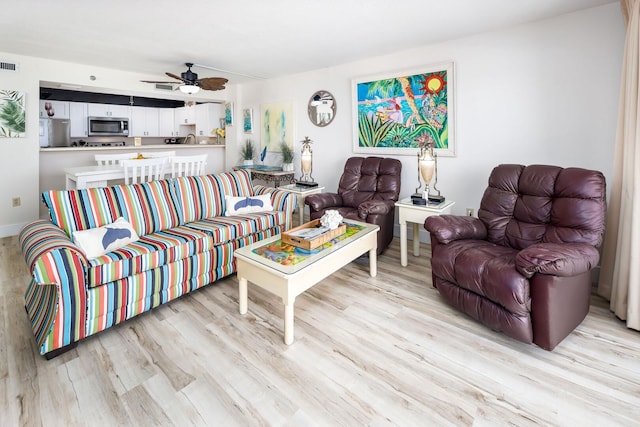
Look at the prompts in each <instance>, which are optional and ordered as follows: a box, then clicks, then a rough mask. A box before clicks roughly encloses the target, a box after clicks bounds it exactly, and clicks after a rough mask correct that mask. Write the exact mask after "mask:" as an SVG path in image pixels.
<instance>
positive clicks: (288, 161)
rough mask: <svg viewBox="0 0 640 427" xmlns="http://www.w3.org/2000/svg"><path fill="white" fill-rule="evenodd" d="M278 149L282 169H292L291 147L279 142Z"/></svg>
mask: <svg viewBox="0 0 640 427" xmlns="http://www.w3.org/2000/svg"><path fill="white" fill-rule="evenodd" d="M280 151H282V170H283V171H292V170H293V169H294V168H293V148H291V147H290V146H289V145H288V144H287V143H286V142H284V141H282V142H281V143H280Z"/></svg>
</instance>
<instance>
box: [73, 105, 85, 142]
mask: <svg viewBox="0 0 640 427" xmlns="http://www.w3.org/2000/svg"><path fill="white" fill-rule="evenodd" d="M69 119H71V120H69V123H70V133H71V138H84V137H86V136H87V135H88V133H87V103H86V102H70V103H69Z"/></svg>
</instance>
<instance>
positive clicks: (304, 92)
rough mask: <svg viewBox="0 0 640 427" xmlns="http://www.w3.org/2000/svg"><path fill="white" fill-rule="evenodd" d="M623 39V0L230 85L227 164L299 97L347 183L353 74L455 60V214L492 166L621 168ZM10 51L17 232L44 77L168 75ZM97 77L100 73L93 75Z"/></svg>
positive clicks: (405, 188)
mask: <svg viewBox="0 0 640 427" xmlns="http://www.w3.org/2000/svg"><path fill="white" fill-rule="evenodd" d="M623 42H624V24H623V21H622V16H621V13H620V11H619V5H618V4H617V3H612V4H610V5H606V6H602V7H598V8H594V9H589V10H586V11H582V12H578V13H573V14H568V15H564V16H560V17H557V18H554V19H550V20H546V21H541V22H537V23H533V24H528V25H521V26H517V27H514V28H509V29H504V30H501V31H495V32H491V33H486V34H480V35H476V36H473V37H468V38H464V39H459V40H452V41H448V42H445V43H440V44H435V45H428V46H424V47H422V48H419V49H412V50H405V51H399V52H398V53H396V54H393V55H388V56H380V57H375V58H371V59H368V60H363V61H358V62H353V63H349V64H344V65H342V66H339V67H332V68H328V69H322V70H316V71H313V72H309V73H304V74H298V75H294V76H289V77H286V78H281V79H273V80H269V81H265V82H262V81H261V82H256V83H251V84H245V85H242V86H239V87H234V85H229V86H230V87H229V88H228V89H227V90H226V91H225V92H215V93H212V95H211V96H213V97H216V98H215V99H216V100H224V99H233V100H235V114H236V122H237V124H236V126H234V127H233V128H230V129H229V136H228V137H227V145H228V147H227V152H226V158H227V159H226V160H227V161H226V164H227V165H231V164H234V163H236V162H237V161H238V160H239V153H238V151H239V150H238V148H237V147H234V146H233V145H236V144H238V143H240V142H243V141H244V140H245V139H246V138H247V137H250V138H252V139H253V140H254V141H256V142H259V139H260V132H259V129H260V117H259V111H260V104H265V103H273V102H285V101H291V102H293V103H294V108H295V115H296V117H295V128H294V135H295V141H296V151H299V147H300V143H299V141H300V140H302V139H303V138H304V137H305V136H309V137H310V138H311V139H312V140H313V141H314V145H313V149H314V170H313V176H314V178H315V179H316V181H318V182H320V183H322V185H325V186H326V187H327V189H336V188H337V183H338V179H339V177H340V174H341V171H342V168H343V165H344V161H345V159H346V158H347V157H349V156H351V155H353V153H352V114H351V80H352V79H353V78H357V77H361V76H367V75H372V74H379V73H386V72H392V71H398V70H400V71H401V70H412V69H415V68H419V67H420V66H423V65H428V64H433V63H440V62H443V61H448V60H453V61H454V63H455V67H456V70H455V74H456V82H455V85H456V112H455V120H456V133H457V137H456V141H455V143H456V151H457V155H456V157H448V158H444V157H441V158H440V159H439V160H440V161H439V176H438V186H439V188H440V190H441V191H442V194H443V195H444V196H445V197H447V199H451V200H455V201H456V206H455V207H454V213H458V214H464V212H465V208H466V207H472V208H474V209H476V210H477V208H478V205H479V203H480V198H481V195H482V191H483V190H484V188H485V186H486V180H487V177H488V175H489V172H490V170H491V168H492V167H493V166H495V165H496V164H498V163H504V162H509V163H524V164H531V163H548V164H556V165H560V166H580V167H586V168H594V169H599V170H601V171H602V172H603V173H604V174H605V176H606V177H607V178H610V177H611V172H612V171H611V168H612V162H613V145H614V138H615V124H616V115H617V108H618V105H617V100H618V90H619V80H620V77H619V76H620V68H621V63H622V48H623ZM345 43H357V40H345ZM335 48H336V49H339V48H340V46H335ZM0 58H1V59H3V60H9V61H17V62H19V63H20V65H21V68H20V73H17V74H12V73H8V72H0V87H2V88H3V89H15V90H22V91H25V92H26V93H27V103H28V104H27V109H28V110H27V137H26V138H21V139H0V150H2V151H1V152H2V155H1V156H0V174H1V175H0V178H2V179H1V180H0V237H1V236H7V235H13V234H17V232H18V230H19V228H20V226H21V225H22V224H24V223H26V222H28V221H31V220H34V219H36V218H38V204H39V199H38V197H39V194H38V137H37V129H38V121H37V120H38V106H37V104H38V103H37V100H38V93H39V81H40V80H43V81H55V82H66V83H70V84H81V85H93V86H97V87H102V88H111V89H114V90H129V91H137V92H140V93H141V94H143V93H145V92H146V95H147V96H157V95H158V93H157V92H152V91H150V89H149V86H148V85H146V84H143V83H139V80H141V79H157V76H149V75H144V76H143V75H138V74H134V73H126V72H122V71H116V70H109V69H102V68H95V67H90V66H85V65H80V64H70V63H62V62H57V61H49V60H43V59H37V58H29V57H22V56H16V55H11V54H3V53H2V52H0ZM90 75H95V76H96V77H97V79H96V80H95V81H93V82H92V81H90V80H89V76H90ZM319 89H324V90H328V91H330V92H331V93H333V95H334V96H335V97H336V100H337V108H338V110H337V115H336V118H335V119H334V121H333V122H332V123H331V124H330V125H329V126H327V127H325V128H319V127H316V126H314V125H313V124H311V122H310V121H309V119H308V117H307V112H306V106H307V102H308V100H309V97H310V96H311V94H313V93H314V92H315V91H317V90H319ZM205 96H206V95H205ZM212 99H213V98H212ZM248 107H251V108H253V109H254V113H255V129H256V132H255V133H254V134H252V135H246V134H243V133H242V126H241V109H242V108H248ZM398 158H399V159H400V160H401V161H402V162H403V174H402V183H403V185H402V193H401V196H403V197H406V196H408V195H409V194H411V193H412V192H413V191H414V189H415V187H416V185H417V173H416V166H415V156H414V155H411V156H399V157H398ZM273 161H274V162H275V159H273ZM298 163H299V162H298ZM296 167H297V169H298V170H297V172H296V173H297V175H299V173H300V172H299V165H296ZM16 196H20V197H21V198H22V206H21V207H20V208H12V207H11V198H12V197H16Z"/></svg>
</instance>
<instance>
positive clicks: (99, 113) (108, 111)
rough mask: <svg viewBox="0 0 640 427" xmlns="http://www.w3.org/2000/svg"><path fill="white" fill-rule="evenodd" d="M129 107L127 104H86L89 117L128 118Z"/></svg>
mask: <svg viewBox="0 0 640 427" xmlns="http://www.w3.org/2000/svg"><path fill="white" fill-rule="evenodd" d="M130 110H131V107H129V106H128V105H114V104H92V103H90V104H87V113H88V115H89V116H90V117H118V118H126V119H128V118H130V117H131V111H130Z"/></svg>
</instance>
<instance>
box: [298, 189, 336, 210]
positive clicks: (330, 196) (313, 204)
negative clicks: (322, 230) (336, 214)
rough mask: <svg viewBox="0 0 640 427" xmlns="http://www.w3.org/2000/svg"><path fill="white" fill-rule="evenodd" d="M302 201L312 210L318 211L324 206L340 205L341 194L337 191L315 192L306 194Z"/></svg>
mask: <svg viewBox="0 0 640 427" xmlns="http://www.w3.org/2000/svg"><path fill="white" fill-rule="evenodd" d="M304 203H305V204H306V205H308V206H309V209H311V211H312V212H319V211H321V210H323V209H326V208H331V207H335V206H342V205H343V202H342V196H341V195H339V194H337V193H317V194H312V195H310V196H307V197H306V198H305V199H304Z"/></svg>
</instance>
